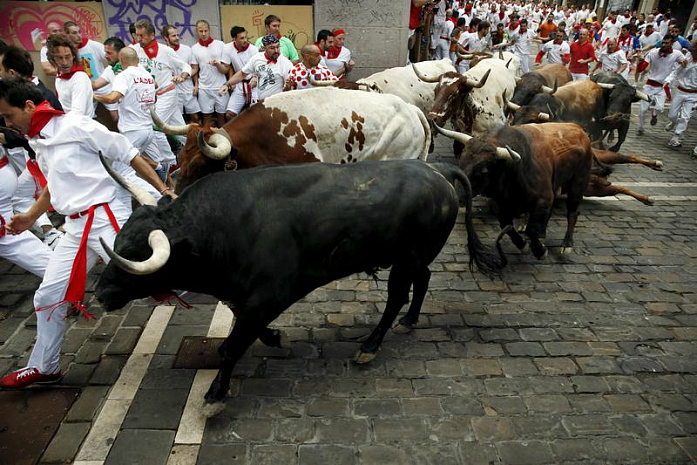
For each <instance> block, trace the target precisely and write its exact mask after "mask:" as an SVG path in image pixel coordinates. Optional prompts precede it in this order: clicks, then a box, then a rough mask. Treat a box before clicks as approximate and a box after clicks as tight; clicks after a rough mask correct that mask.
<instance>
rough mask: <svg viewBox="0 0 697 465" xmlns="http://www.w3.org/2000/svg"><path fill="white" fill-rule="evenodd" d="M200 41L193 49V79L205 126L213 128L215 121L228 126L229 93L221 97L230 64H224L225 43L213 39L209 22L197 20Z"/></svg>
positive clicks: (220, 125)
mask: <svg viewBox="0 0 697 465" xmlns="http://www.w3.org/2000/svg"><path fill="white" fill-rule="evenodd" d="M196 35H197V36H198V42H196V43H195V44H194V45H193V46H192V47H191V61H190V62H189V64H190V65H191V72H192V76H193V79H194V95H196V96H198V104H199V106H200V107H201V113H203V124H207V125H210V124H211V122H212V121H213V119H215V120H216V121H217V123H218V127H221V128H222V127H223V125H224V124H225V110H226V109H227V101H228V99H229V98H230V96H229V95H228V94H223V95H220V94H219V93H218V89H220V86H222V85H223V84H225V81H226V77H227V73H228V71H229V70H230V66H229V63H225V61H224V60H225V58H224V56H225V43H224V42H223V41H222V40H215V39H213V37H211V28H210V25H209V24H208V21H206V20H205V19H200V20H198V21H196Z"/></svg>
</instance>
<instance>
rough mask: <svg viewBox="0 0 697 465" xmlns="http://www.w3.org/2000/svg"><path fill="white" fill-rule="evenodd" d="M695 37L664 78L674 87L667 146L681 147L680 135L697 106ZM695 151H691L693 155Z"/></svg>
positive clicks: (667, 129) (696, 41)
mask: <svg viewBox="0 0 697 465" xmlns="http://www.w3.org/2000/svg"><path fill="white" fill-rule="evenodd" d="M696 58H697V38H693V39H692V41H691V42H690V49H689V52H688V53H687V54H686V55H685V60H684V61H683V62H682V63H681V64H680V66H678V67H677V69H675V70H674V71H673V72H672V73H671V75H670V76H668V78H667V79H666V82H667V83H669V84H670V83H671V82H675V83H676V88H675V92H674V96H673V103H672V104H671V105H670V111H669V112H668V119H669V120H670V122H669V123H668V125H667V126H666V131H673V137H671V139H670V140H669V141H668V146H669V147H673V148H677V147H681V146H682V143H681V142H680V136H681V135H682V134H683V133H684V132H685V130H686V129H687V124H688V123H689V122H690V118H691V117H692V113H693V112H694V108H695V106H697V59H696ZM694 154H695V152H694V151H693V156H695V155H694Z"/></svg>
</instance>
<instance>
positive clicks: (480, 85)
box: [468, 68, 491, 88]
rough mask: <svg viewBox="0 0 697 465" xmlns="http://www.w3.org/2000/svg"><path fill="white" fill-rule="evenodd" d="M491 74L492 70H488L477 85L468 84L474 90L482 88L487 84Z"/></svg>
mask: <svg viewBox="0 0 697 465" xmlns="http://www.w3.org/2000/svg"><path fill="white" fill-rule="evenodd" d="M489 74H491V68H490V69H487V70H486V73H484V76H482V78H481V79H480V80H479V81H478V82H477V83H476V84H469V82H468V84H469V85H470V86H471V87H473V88H480V87H482V86H483V85H484V84H486V81H487V79H489Z"/></svg>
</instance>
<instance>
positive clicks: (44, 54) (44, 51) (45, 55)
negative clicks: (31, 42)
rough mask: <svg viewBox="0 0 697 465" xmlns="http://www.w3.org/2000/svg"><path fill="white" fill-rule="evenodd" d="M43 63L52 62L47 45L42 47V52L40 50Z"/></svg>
mask: <svg viewBox="0 0 697 465" xmlns="http://www.w3.org/2000/svg"><path fill="white" fill-rule="evenodd" d="M39 55H40V61H41V63H50V61H49V60H48V47H46V46H45V45H44V46H43V47H41V52H39Z"/></svg>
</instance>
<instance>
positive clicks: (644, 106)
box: [637, 34, 685, 136]
mask: <svg viewBox="0 0 697 465" xmlns="http://www.w3.org/2000/svg"><path fill="white" fill-rule="evenodd" d="M673 40H674V38H673V36H671V35H670V34H666V35H665V36H664V37H663V41H662V42H661V47H660V48H654V49H653V50H651V51H650V52H649V54H648V55H646V62H647V63H648V64H649V65H648V72H649V75H648V76H647V79H646V85H645V86H644V93H645V94H646V95H648V96H649V97H650V98H652V101H651V103H650V104H649V103H648V102H646V101H645V100H642V101H641V102H639V127H638V128H637V135H638V136H641V135H643V134H644V125H645V122H646V113H647V111H648V109H649V107H651V126H655V125H656V123H657V120H658V115H659V114H660V113H661V112H662V111H663V110H664V108H665V105H666V93H665V91H664V90H663V89H664V87H668V86H667V84H666V79H667V78H668V76H669V75H670V73H672V72H673V70H675V68H676V67H677V66H679V65H680V64H681V63H682V62H683V61H684V60H685V56H684V55H683V54H682V52H678V51H677V50H674V49H673Z"/></svg>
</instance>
